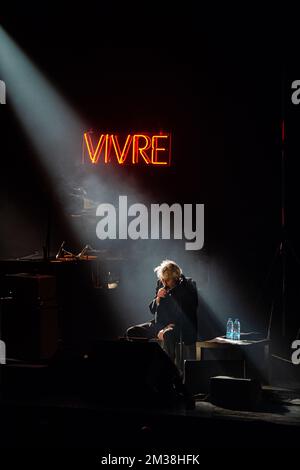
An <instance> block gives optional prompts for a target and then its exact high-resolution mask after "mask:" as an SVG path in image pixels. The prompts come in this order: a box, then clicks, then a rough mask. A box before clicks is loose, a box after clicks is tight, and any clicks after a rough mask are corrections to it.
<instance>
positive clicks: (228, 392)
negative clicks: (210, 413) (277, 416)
mask: <svg viewBox="0 0 300 470" xmlns="http://www.w3.org/2000/svg"><path fill="white" fill-rule="evenodd" d="M261 393H262V391H261V385H260V383H259V382H258V381H257V380H255V379H241V378H235V377H226V376H219V377H212V378H211V379H210V393H209V396H210V401H211V403H213V404H214V405H216V406H220V407H222V408H230V409H233V410H252V409H254V408H255V407H256V406H257V405H258V404H259V402H260V400H261Z"/></svg>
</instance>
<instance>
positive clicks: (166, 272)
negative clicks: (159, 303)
mask: <svg viewBox="0 0 300 470" xmlns="http://www.w3.org/2000/svg"><path fill="white" fill-rule="evenodd" d="M154 272H155V273H156V275H157V277H158V279H160V280H161V281H162V280H164V279H179V278H180V276H181V274H182V269H181V268H180V267H179V266H178V264H176V263H175V262H174V261H172V260H170V259H165V260H163V261H162V262H161V263H160V265H159V266H156V268H154Z"/></svg>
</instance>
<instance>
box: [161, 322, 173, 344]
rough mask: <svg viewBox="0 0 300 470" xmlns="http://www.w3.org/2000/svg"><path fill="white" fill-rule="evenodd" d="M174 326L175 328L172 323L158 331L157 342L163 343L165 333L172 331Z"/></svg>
mask: <svg viewBox="0 0 300 470" xmlns="http://www.w3.org/2000/svg"><path fill="white" fill-rule="evenodd" d="M174 326H175V325H174V323H169V325H167V326H165V327H164V328H163V329H162V330H160V331H159V332H158V335H157V338H158V339H159V341H163V340H164V334H165V333H166V332H167V331H171V330H173V328H174Z"/></svg>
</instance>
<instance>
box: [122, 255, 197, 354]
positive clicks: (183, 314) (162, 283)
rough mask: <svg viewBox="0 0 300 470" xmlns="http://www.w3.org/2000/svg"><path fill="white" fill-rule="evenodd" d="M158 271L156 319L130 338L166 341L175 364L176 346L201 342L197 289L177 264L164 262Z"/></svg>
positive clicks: (136, 328)
mask: <svg viewBox="0 0 300 470" xmlns="http://www.w3.org/2000/svg"><path fill="white" fill-rule="evenodd" d="M154 272H156V274H157V277H158V281H157V286H156V293H155V298H154V299H153V300H152V302H151V303H150V305H149V308H150V311H151V313H152V314H153V315H154V319H153V320H152V321H150V322H148V323H142V324H141V325H136V326H132V327H131V328H129V329H128V330H127V332H126V335H127V338H128V339H134V338H136V339H137V338H146V339H154V338H157V339H159V340H161V341H163V342H164V349H165V351H166V352H167V353H168V354H169V356H170V357H171V359H172V360H173V361H174V360H175V346H176V343H178V342H179V341H180V340H182V341H183V342H184V343H185V344H192V343H194V342H195V341H196V339H197V306H198V293H197V288H196V284H195V282H194V281H193V280H192V279H191V278H186V277H185V276H184V275H183V274H182V270H181V268H180V267H179V266H178V265H177V264H176V263H175V262H174V261H170V260H164V261H162V263H161V264H160V265H159V266H157V267H156V268H155V269H154Z"/></svg>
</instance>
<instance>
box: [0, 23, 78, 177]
mask: <svg viewBox="0 0 300 470" xmlns="http://www.w3.org/2000/svg"><path fill="white" fill-rule="evenodd" d="M0 74H1V77H2V78H3V79H4V80H5V83H6V91H7V101H8V102H9V103H11V105H12V107H13V109H14V111H15V113H16V115H17V118H18V119H19V121H20V123H21V125H22V127H23V129H24V130H25V132H26V134H27V136H28V137H29V139H30V141H31V142H32V143H33V145H34V147H35V149H36V151H37V153H38V155H39V157H40V158H41V161H42V163H43V164H44V165H45V166H46V169H47V170H48V173H49V174H50V175H51V176H53V177H54V178H56V177H59V178H61V177H62V176H63V175H64V174H65V173H66V169H70V168H71V167H72V164H74V162H75V161H78V162H80V143H81V135H82V132H83V129H84V128H85V126H84V124H83V123H82V122H81V120H80V118H79V117H78V116H76V114H75V113H74V111H73V110H72V109H71V108H70V106H68V104H67V103H66V102H65V100H64V99H63V97H62V96H60V94H59V93H58V92H57V91H56V90H55V89H54V87H53V86H52V85H51V83H49V81H48V80H47V79H46V78H45V77H44V76H43V75H42V73H41V72H40V71H39V70H38V68H37V67H36V66H35V65H34V64H33V63H32V61H31V60H30V59H29V57H28V56H27V55H26V54H25V53H24V52H23V51H22V50H21V49H20V47H19V46H18V45H17V44H16V43H15V42H14V41H13V39H12V38H10V37H9V35H8V34H7V33H6V32H5V31H4V29H3V28H2V27H1V26H0Z"/></svg>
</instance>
